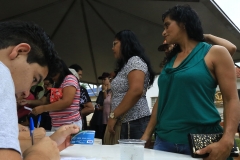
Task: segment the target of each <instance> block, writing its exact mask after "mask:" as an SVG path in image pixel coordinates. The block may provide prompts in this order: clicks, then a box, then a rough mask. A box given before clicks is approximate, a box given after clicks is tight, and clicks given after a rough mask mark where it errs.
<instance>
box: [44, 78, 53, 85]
mask: <svg viewBox="0 0 240 160" xmlns="http://www.w3.org/2000/svg"><path fill="white" fill-rule="evenodd" d="M44 81H49V83H51V84H53V83H54V81H53V80H52V78H49V77H46V78H45V79H44Z"/></svg>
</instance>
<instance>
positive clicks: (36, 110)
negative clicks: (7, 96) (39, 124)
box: [32, 106, 44, 116]
mask: <svg viewBox="0 0 240 160" xmlns="http://www.w3.org/2000/svg"><path fill="white" fill-rule="evenodd" d="M43 112H44V109H43V106H38V107H35V108H33V110H32V114H34V115H35V116H37V115H39V114H41V113H43Z"/></svg>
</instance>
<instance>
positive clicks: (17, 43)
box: [0, 21, 59, 93]
mask: <svg viewBox="0 0 240 160" xmlns="http://www.w3.org/2000/svg"><path fill="white" fill-rule="evenodd" d="M58 60H59V57H58V55H57V52H56V51H55V49H54V45H53V42H52V41H51V40H50V39H49V37H48V35H47V34H46V33H45V31H44V30H43V29H42V28H40V27H39V26H38V25H36V24H34V23H31V22H21V21H9V22H1V23H0V61H2V62H3V63H4V64H5V65H6V66H7V67H8V68H9V70H10V72H11V75H12V78H13V81H14V85H15V92H16V93H19V92H25V91H29V90H30V88H31V86H33V85H36V84H38V83H39V82H41V81H42V80H43V79H44V78H45V77H46V76H47V75H55V73H56V71H57V68H58V65H59V61H58Z"/></svg>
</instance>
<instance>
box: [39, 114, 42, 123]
mask: <svg viewBox="0 0 240 160" xmlns="http://www.w3.org/2000/svg"><path fill="white" fill-rule="evenodd" d="M41 120H42V116H41V114H40V115H39V116H38V123H40V122H41Z"/></svg>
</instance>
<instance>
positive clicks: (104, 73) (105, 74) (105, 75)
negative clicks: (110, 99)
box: [98, 72, 111, 85]
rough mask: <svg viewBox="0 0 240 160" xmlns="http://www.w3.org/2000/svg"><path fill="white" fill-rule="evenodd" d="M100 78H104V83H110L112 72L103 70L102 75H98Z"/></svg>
mask: <svg viewBox="0 0 240 160" xmlns="http://www.w3.org/2000/svg"><path fill="white" fill-rule="evenodd" d="M98 79H100V80H102V84H103V85H109V84H110V80H111V78H110V74H109V73H108V72H103V73H102V75H101V76H99V77H98Z"/></svg>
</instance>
